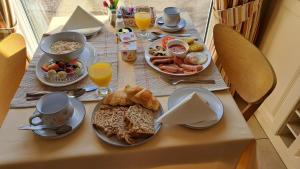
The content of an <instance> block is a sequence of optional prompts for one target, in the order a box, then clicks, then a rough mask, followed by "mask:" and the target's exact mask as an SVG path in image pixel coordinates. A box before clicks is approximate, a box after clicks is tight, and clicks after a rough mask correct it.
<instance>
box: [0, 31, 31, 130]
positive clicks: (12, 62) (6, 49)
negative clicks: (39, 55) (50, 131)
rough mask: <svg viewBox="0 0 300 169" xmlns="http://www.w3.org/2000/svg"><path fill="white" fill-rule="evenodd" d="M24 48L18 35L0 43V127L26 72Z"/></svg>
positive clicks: (8, 37)
mask: <svg viewBox="0 0 300 169" xmlns="http://www.w3.org/2000/svg"><path fill="white" fill-rule="evenodd" d="M26 59H27V53H26V46H25V41H24V39H23V37H22V36H21V35H20V34H17V33H13V34H11V35H9V36H7V37H6V38H5V39H3V40H2V41H1V42H0V95H1V96H0V126H1V124H2V122H3V120H4V118H5V116H6V113H7V112H8V109H9V105H10V102H11V100H12V98H13V97H14V95H15V93H16V91H17V89H18V87H19V84H20V82H21V80H22V77H23V75H24V73H25V70H26Z"/></svg>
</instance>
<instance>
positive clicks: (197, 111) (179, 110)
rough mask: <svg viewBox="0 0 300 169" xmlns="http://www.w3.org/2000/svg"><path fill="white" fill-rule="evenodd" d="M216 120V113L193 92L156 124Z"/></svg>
mask: <svg viewBox="0 0 300 169" xmlns="http://www.w3.org/2000/svg"><path fill="white" fill-rule="evenodd" d="M216 118H217V116H216V113H215V112H214V111H213V110H212V109H211V108H210V107H209V104H208V103H207V101H205V100H204V99H203V98H202V97H201V96H200V95H199V94H197V93H195V92H193V93H191V94H190V95H188V96H187V97H186V98H185V99H183V100H182V101H181V102H180V103H179V104H178V105H176V106H174V107H172V108H171V109H170V110H169V111H167V112H166V113H165V114H163V115H162V116H161V117H159V118H158V119H157V122H162V123H163V124H167V125H176V124H193V123H197V122H200V121H206V120H207V121H210V120H215V119H216Z"/></svg>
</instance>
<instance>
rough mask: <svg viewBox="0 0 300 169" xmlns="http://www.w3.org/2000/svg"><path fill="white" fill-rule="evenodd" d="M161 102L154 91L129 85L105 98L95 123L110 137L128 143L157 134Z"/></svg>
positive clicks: (96, 126)
mask: <svg viewBox="0 0 300 169" xmlns="http://www.w3.org/2000/svg"><path fill="white" fill-rule="evenodd" d="M159 109H160V103H159V101H158V100H157V98H155V97H154V96H153V94H152V93H151V91H149V90H148V89H145V88H142V87H139V86H129V85H127V86H126V87H125V88H124V89H121V90H118V91H115V92H113V93H110V94H108V95H107V96H105V97H104V98H103V99H102V100H101V105H100V106H99V109H98V110H97V111H96V112H95V114H94V115H93V118H92V123H93V126H94V127H95V128H96V129H99V130H100V131H101V132H103V133H104V134H105V135H106V136H107V137H109V138H111V137H115V138H117V139H118V140H121V141H123V142H124V143H127V144H134V143H136V142H137V139H143V138H148V137H150V136H152V135H154V134H155V121H154V120H155V116H156V114H157V112H158V111H159Z"/></svg>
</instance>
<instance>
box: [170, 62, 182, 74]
mask: <svg viewBox="0 0 300 169" xmlns="http://www.w3.org/2000/svg"><path fill="white" fill-rule="evenodd" d="M168 66H170V67H174V68H177V69H178V73H183V71H184V70H183V68H181V67H179V66H178V65H176V64H170V65H168Z"/></svg>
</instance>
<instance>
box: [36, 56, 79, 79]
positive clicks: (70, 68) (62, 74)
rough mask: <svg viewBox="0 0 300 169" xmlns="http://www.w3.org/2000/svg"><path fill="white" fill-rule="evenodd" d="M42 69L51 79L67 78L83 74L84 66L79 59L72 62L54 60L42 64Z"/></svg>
mask: <svg viewBox="0 0 300 169" xmlns="http://www.w3.org/2000/svg"><path fill="white" fill-rule="evenodd" d="M41 69H42V70H43V71H44V72H45V73H46V77H47V78H48V79H49V80H65V79H67V78H70V77H78V76H80V75H81V74H82V72H83V71H82V70H83V66H82V63H81V62H80V61H78V60H77V59H74V60H72V61H71V62H66V61H62V60H61V61H54V60H51V61H50V62H49V63H45V64H43V65H42V67H41Z"/></svg>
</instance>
